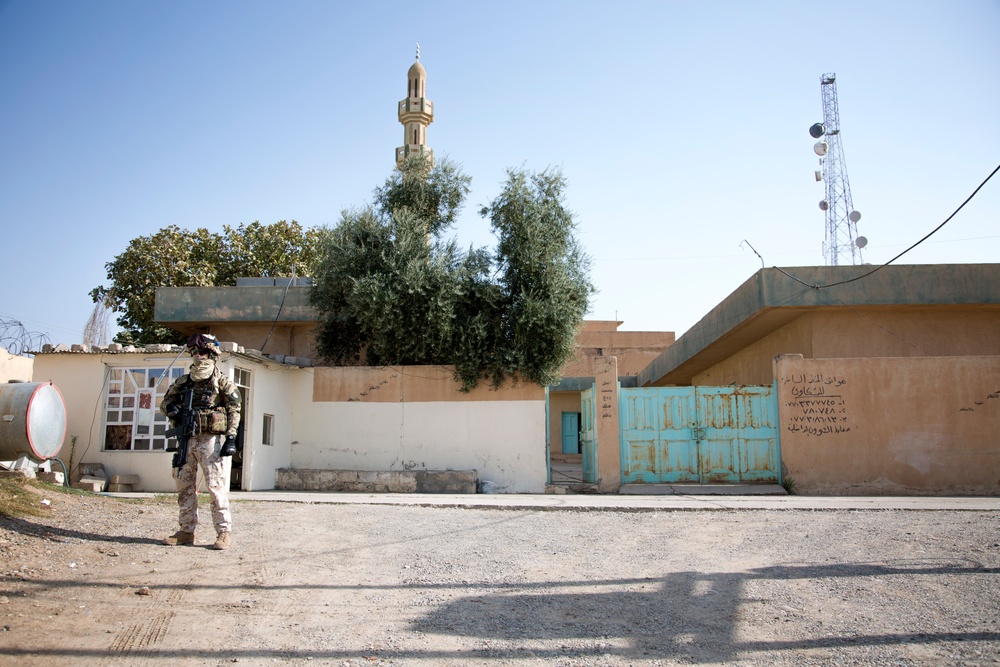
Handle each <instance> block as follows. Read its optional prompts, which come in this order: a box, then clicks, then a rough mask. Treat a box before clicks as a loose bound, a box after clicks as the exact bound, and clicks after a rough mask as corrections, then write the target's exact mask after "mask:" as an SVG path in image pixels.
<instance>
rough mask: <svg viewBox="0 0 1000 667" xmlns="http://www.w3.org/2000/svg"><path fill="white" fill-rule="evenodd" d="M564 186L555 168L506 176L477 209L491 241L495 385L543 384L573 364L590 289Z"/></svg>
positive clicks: (587, 266)
mask: <svg viewBox="0 0 1000 667" xmlns="http://www.w3.org/2000/svg"><path fill="white" fill-rule="evenodd" d="M565 188H566V179H565V177H564V176H563V175H562V173H561V172H560V171H558V170H557V169H547V170H546V171H543V172H541V173H537V174H531V173H528V172H525V171H524V170H523V169H521V170H515V169H510V170H508V172H507V181H506V183H505V184H504V187H503V191H502V192H501V193H500V195H499V196H498V197H497V198H496V199H494V200H493V202H492V203H491V204H490V205H489V206H486V207H484V208H483V209H482V210H481V214H482V215H483V216H484V217H489V218H490V221H491V223H492V227H493V231H494V233H495V234H496V235H497V238H498V243H497V250H496V262H497V265H498V267H497V268H498V271H499V274H500V276H501V278H500V287H501V293H502V294H503V299H502V304H501V306H500V311H501V315H500V319H501V321H502V323H503V324H502V334H501V335H502V339H503V354H502V355H500V356H499V357H498V358H497V360H496V367H495V368H491V369H490V370H489V372H490V375H491V377H492V378H493V381H494V383H496V382H497V381H500V380H502V379H503V378H505V377H514V376H519V377H520V378H521V379H524V380H525V381H528V382H534V383H537V384H541V385H549V384H553V383H554V382H557V381H558V380H559V369H560V368H562V366H563V364H565V363H566V362H567V361H568V360H570V359H571V358H572V357H573V352H574V345H575V342H576V332H577V330H578V329H579V327H580V325H581V323H582V322H583V316H584V315H585V314H586V312H587V310H588V308H589V305H590V297H591V295H592V294H593V293H594V287H593V285H592V284H591V282H590V277H589V276H590V260H589V258H588V257H587V256H586V255H585V254H584V253H583V251H582V249H581V248H580V245H579V243H578V242H577V240H576V237H575V236H574V231H575V229H576V224H575V223H574V222H573V216H572V214H571V213H570V212H569V211H568V210H567V209H566V207H565V203H564V201H565V197H564V195H563V191H564V190H565Z"/></svg>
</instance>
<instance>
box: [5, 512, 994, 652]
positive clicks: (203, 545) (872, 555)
mask: <svg viewBox="0 0 1000 667" xmlns="http://www.w3.org/2000/svg"><path fill="white" fill-rule="evenodd" d="M52 501H53V509H52V513H51V515H48V516H45V517H42V518H36V517H31V518H26V519H9V518H8V519H2V520H0V596H2V597H0V623H2V626H3V627H2V631H0V664H3V665H8V664H9V665H14V664H16V665H46V666H49V667H57V666H61V665H67V666H69V665H72V666H73V667H81V666H90V665H136V666H138V667H143V666H151V665H157V666H163V665H229V664H234V663H236V664H240V665H339V666H343V665H350V666H359V665H422V666H423V665H563V666H569V665H579V666H582V665H839V664H843V665H1000V513H997V512H954V511H933V512H914V511H898V510H892V511H843V510H838V511H802V510H787V511H756V510H754V511H739V510H711V511H657V512H624V511H593V512H587V511H537V510H524V509H515V510H497V509H493V510H482V509H456V508H435V507H396V506H381V505H317V504H291V503H275V502H238V503H235V504H234V525H235V529H234V537H235V540H234V546H233V548H232V549H230V550H229V551H226V552H215V551H212V550H210V549H208V548H207V545H208V544H210V543H211V541H212V539H213V538H214V534H212V531H211V528H210V526H209V525H208V524H203V527H202V528H200V529H199V532H198V543H199V546H196V547H173V548H171V547H165V546H161V545H160V544H159V543H158V539H159V538H160V537H162V536H163V535H166V534H169V533H170V532H173V530H174V528H175V525H174V521H175V508H174V506H173V505H172V504H171V503H170V500H169V499H166V500H164V499H159V500H156V499H154V500H146V501H143V502H123V501H120V500H117V499H114V498H107V497H100V496H64V495H62V494H54V495H53V496H52ZM205 514H207V513H205V512H203V516H204V515H205Z"/></svg>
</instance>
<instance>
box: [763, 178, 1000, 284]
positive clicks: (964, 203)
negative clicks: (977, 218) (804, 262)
mask: <svg viewBox="0 0 1000 667" xmlns="http://www.w3.org/2000/svg"><path fill="white" fill-rule="evenodd" d="M998 171H1000V164H998V165H997V166H996V168H995V169H994V170H993V171H991V172H990V175H989V176H987V177H986V179H985V180H983V182H982V183H980V184H979V186H978V187H977V188H976V189H975V190H973V191H972V194H971V195H969V196H968V197H967V198H966V199H965V201H963V202H962V203H961V205H959V207H958V208H956V209H955V211H954V212H953V213H952V214H951V215H949V216H948V217H947V218H945V220H944V222H942V223H941V224H940V225H938V226H937V227H935V228H934V229H932V230H931V231H930V232H928V233H927V235H926V236H924V237H923V238H922V239H920V240H919V241H917V242H916V243H914V244H913V245H911V246H910V247H909V248H907V249H906V250H904V251H903V252H901V253H899V254H898V255H896V256H895V257H893V258H892V259H890V260H889V261H888V262H886V263H885V264H881V265H879V266H876V267H875V268H874V269H872V270H871V271H869V272H868V273H863V274H861V275H860V276H855V277H854V278H848V279H847V280H839V281H837V282H835V283H829V284H828V285H813V284H811V283H807V282H805V281H804V280H801V279H799V278H796V277H795V276H793V275H792V274H790V273H788V272H787V271H784V270H783V269H781V268H779V267H777V266H776V267H774V268H775V269H777V270H778V271H780V272H781V273H783V274H785V275H786V276H788V277H789V278H791V279H792V280H794V281H795V282H797V283H801V284H803V285H805V286H806V287H811V288H813V289H825V288H827V287H836V286H837V285H846V284H847V283H853V282H854V281H856V280H861V279H862V278H867V277H868V276H870V275H871V274H873V273H875V272H876V271H878V270H880V269H883V268H885V267H887V266H889V265H890V264H892V263H893V262H895V261H896V260H897V259H899V258H900V257H902V256H903V255H905V254H906V253H908V252H910V251H911V250H913V249H914V248H916V247H917V246H918V245H920V244H921V243H923V242H924V241H926V240H927V239H929V238H930V237H931V236H933V235H934V234H936V233H937V231H938V230H939V229H941V228H942V227H944V226H945V225H947V224H948V223H949V222H951V219H952V218H954V217H955V216H956V215H958V212H959V211H961V210H962V209H963V208H965V205H966V204H968V203H969V202H970V201H972V198H973V197H975V196H976V194H978V192H979V191H980V190H982V189H983V186H984V185H986V184H987V183H988V182H989V180H990V179H991V178H993V176H994V175H995V174H996V173H997V172H998Z"/></svg>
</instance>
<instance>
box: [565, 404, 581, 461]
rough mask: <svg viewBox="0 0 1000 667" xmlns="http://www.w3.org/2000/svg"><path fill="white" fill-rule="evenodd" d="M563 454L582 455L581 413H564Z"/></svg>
mask: <svg viewBox="0 0 1000 667" xmlns="http://www.w3.org/2000/svg"><path fill="white" fill-rule="evenodd" d="M562 453H563V454H579V453H580V413H579V412H564V413H562Z"/></svg>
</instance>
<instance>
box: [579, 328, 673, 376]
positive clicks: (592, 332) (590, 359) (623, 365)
mask: <svg viewBox="0 0 1000 667" xmlns="http://www.w3.org/2000/svg"><path fill="white" fill-rule="evenodd" d="M617 324H619V323H618V322H611V323H608V322H604V321H586V322H584V328H583V329H582V330H581V331H580V332H579V333H578V334H577V335H576V356H575V358H574V359H573V360H572V361H569V362H568V363H567V364H566V365H565V366H563V368H562V370H561V371H560V374H561V375H562V376H563V377H592V376H593V375H594V362H595V360H596V359H599V358H600V357H602V356H606V357H617V359H618V374H619V375H623V376H627V375H637V374H638V373H639V371H641V370H642V369H643V368H645V367H646V366H648V365H649V362H651V361H652V360H653V359H656V357H657V356H659V354H660V353H661V352H663V350H665V349H667V348H668V347H670V346H671V345H673V343H674V332H672V331H615V330H614V329H609V328H603V327H608V326H610V325H617Z"/></svg>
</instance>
